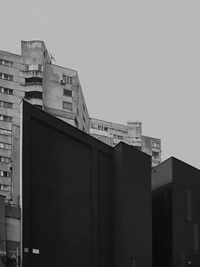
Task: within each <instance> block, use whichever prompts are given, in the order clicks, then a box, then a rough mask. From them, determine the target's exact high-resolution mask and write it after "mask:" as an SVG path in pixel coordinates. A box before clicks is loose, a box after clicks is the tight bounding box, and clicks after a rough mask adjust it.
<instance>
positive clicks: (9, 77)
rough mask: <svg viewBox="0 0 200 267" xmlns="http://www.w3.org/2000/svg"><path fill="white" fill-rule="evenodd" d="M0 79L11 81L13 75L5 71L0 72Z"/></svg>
mask: <svg viewBox="0 0 200 267" xmlns="http://www.w3.org/2000/svg"><path fill="white" fill-rule="evenodd" d="M0 79H2V80H6V81H13V76H12V75H9V74H6V73H0Z"/></svg>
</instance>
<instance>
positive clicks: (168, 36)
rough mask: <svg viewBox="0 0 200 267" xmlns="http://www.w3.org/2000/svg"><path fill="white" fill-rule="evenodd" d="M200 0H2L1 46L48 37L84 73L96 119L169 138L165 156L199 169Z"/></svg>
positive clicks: (59, 59) (16, 48)
mask: <svg viewBox="0 0 200 267" xmlns="http://www.w3.org/2000/svg"><path fill="white" fill-rule="evenodd" d="M199 14H200V1H199V0H196V1H195V0H190V1H189V0H181V1H177V0H172V1H170V0H166V1H161V0H157V1H155V0H144V1H142V0H130V1H129V0H121V1H119V0H98V1H96V0H56V1H45V0H34V1H33V0H32V1H30V0H12V1H11V0H6V1H4V0H2V1H1V16H0V22H1V39H0V40H1V41H0V49H1V50H5V51H10V52H14V53H20V42H21V40H34V39H39V40H44V41H45V43H46V46H47V49H48V50H49V51H50V52H51V54H53V55H54V56H55V59H56V63H55V64H57V65H61V66H65V67H69V68H74V69H76V70H77V71H78V73H79V78H80V81H81V85H82V88H83V93H84V96H85V100H86V104H87V107H88V110H89V114H90V117H95V118H100V119H103V120H108V121H113V122H116V123H122V124H126V122H127V121H128V120H141V121H142V123H143V134H144V135H149V136H153V137H158V138H161V139H162V151H163V152H162V159H163V160H164V159H166V158H168V157H170V156H175V157H178V158H179V159H181V160H183V161H186V162H187V163H189V164H191V165H193V166H195V167H197V168H200V156H199V155H200V118H199V115H200V112H199V110H200V104H199V103H200V15H199Z"/></svg>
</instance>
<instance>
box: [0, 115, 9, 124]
mask: <svg viewBox="0 0 200 267" xmlns="http://www.w3.org/2000/svg"><path fill="white" fill-rule="evenodd" d="M0 121H7V122H12V117H10V116H6V115H0Z"/></svg>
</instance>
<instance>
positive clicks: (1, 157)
mask: <svg viewBox="0 0 200 267" xmlns="http://www.w3.org/2000/svg"><path fill="white" fill-rule="evenodd" d="M0 162H3V163H10V162H11V159H10V158H7V157H3V156H0Z"/></svg>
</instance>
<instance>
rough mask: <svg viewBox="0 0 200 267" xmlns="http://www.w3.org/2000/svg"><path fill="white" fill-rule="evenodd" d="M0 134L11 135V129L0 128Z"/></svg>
mask: <svg viewBox="0 0 200 267" xmlns="http://www.w3.org/2000/svg"><path fill="white" fill-rule="evenodd" d="M0 134H2V135H11V131H10V130H6V129H0Z"/></svg>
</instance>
